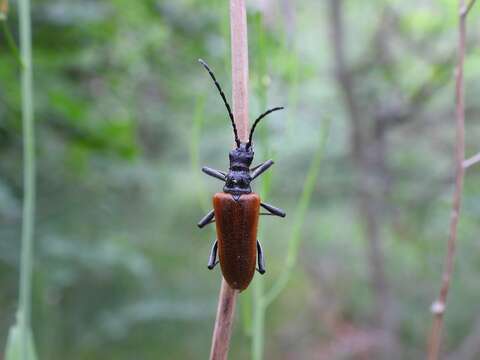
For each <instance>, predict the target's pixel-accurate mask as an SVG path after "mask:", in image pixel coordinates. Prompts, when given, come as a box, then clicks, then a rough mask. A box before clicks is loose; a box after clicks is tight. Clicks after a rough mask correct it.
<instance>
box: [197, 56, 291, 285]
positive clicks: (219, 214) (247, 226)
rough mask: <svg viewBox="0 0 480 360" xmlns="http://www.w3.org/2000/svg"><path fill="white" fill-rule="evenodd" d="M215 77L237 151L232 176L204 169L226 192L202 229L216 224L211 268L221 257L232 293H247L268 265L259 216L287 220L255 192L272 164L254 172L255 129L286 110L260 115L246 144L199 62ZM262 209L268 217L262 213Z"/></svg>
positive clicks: (232, 156)
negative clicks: (256, 275)
mask: <svg viewBox="0 0 480 360" xmlns="http://www.w3.org/2000/svg"><path fill="white" fill-rule="evenodd" d="M199 61H200V63H201V64H202V65H203V66H204V67H205V69H206V70H207V71H208V73H209V74H210V76H211V77H212V79H213V81H214V83H215V86H216V87H217V89H218V91H219V92H220V96H221V97H222V99H223V102H224V103H225V106H226V108H227V110H228V115H229V117H230V120H231V123H232V126H233V133H234V136H235V144H236V147H235V148H234V149H233V150H231V151H230V154H229V158H230V167H229V170H228V173H225V172H223V171H219V170H214V169H211V168H208V167H203V168H202V171H203V172H204V173H206V174H207V175H210V176H213V177H214V178H217V179H219V180H222V181H224V182H225V186H224V187H223V192H220V193H216V194H215V195H214V197H213V210H211V211H210V212H209V213H208V214H207V215H205V216H204V217H203V218H202V220H200V221H199V223H198V226H199V227H200V228H202V227H204V226H205V225H208V224H211V223H212V222H215V223H216V227H217V240H216V241H215V242H214V244H213V246H212V250H211V253H210V258H209V260H208V268H209V269H210V270H211V269H213V268H214V267H215V265H217V263H218V261H217V253H218V255H219V257H220V267H221V268H222V274H223V277H224V278H225V280H226V281H227V283H228V284H229V285H230V287H231V288H232V289H237V290H244V289H246V288H247V287H248V284H250V282H251V281H252V278H253V275H254V273H255V264H256V263H257V261H258V269H257V270H258V272H259V273H260V274H264V273H265V261H264V258H263V251H262V247H261V245H260V242H259V241H258V239H257V228H258V217H259V215H276V216H280V217H285V212H284V211H283V210H281V209H279V208H276V207H274V206H272V205H269V204H266V203H263V202H261V201H260V196H258V194H256V193H254V192H252V189H251V187H250V183H251V182H252V180H254V179H255V178H257V177H258V176H260V175H261V174H262V173H263V172H265V171H266V170H267V169H268V168H269V167H270V166H272V165H273V161H272V160H267V161H265V162H264V163H262V164H260V165H258V166H256V167H254V168H252V169H250V165H251V164H252V161H253V156H254V152H253V146H252V136H253V132H254V131H255V127H256V126H257V124H258V123H259V121H260V120H261V119H263V118H264V117H265V116H267V115H268V114H270V113H271V112H274V111H277V110H281V109H283V108H282V107H276V108H273V109H270V110H268V111H266V112H265V113H263V114H262V115H260V116H259V117H258V118H257V119H256V120H255V122H254V123H253V126H252V129H251V130H250V135H249V138H248V142H246V143H242V142H241V141H240V140H239V138H238V133H237V128H236V126H235V121H234V118H233V114H232V111H231V109H230V105H229V104H228V101H227V99H226V97H225V94H224V93H223V91H222V88H221V87H220V84H219V83H218V82H217V80H216V79H215V75H213V72H212V71H211V70H210V68H209V67H208V65H207V64H206V63H205V62H204V61H203V60H199ZM260 207H262V208H264V209H265V210H267V213H260Z"/></svg>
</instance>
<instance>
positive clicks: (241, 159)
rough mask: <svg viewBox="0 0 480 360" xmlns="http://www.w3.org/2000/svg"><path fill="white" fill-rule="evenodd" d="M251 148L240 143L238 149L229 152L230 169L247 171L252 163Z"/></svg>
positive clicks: (252, 153)
mask: <svg viewBox="0 0 480 360" xmlns="http://www.w3.org/2000/svg"><path fill="white" fill-rule="evenodd" d="M253 155H254V152H253V147H252V146H249V145H248V144H246V143H240V146H239V147H236V148H235V149H233V150H231V151H230V153H229V154H228V157H229V158H230V169H234V168H237V169H236V170H248V169H249V168H250V165H251V163H252V161H253Z"/></svg>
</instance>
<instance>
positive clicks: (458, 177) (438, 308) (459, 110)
mask: <svg viewBox="0 0 480 360" xmlns="http://www.w3.org/2000/svg"><path fill="white" fill-rule="evenodd" d="M473 4H474V1H470V3H469V5H468V6H467V7H465V0H459V24H458V55H457V56H458V60H457V61H458V64H457V71H456V79H455V82H456V86H455V96H456V111H455V115H456V116H455V117H456V143H455V190H454V193H453V202H452V214H451V219H450V235H449V239H448V244H447V255H446V259H445V264H444V269H443V275H442V285H441V288H440V294H439V296H438V299H437V300H436V301H435V302H434V303H433V304H432V308H431V310H432V312H433V314H434V318H433V325H432V329H431V333H430V339H429V347H428V359H429V360H437V359H438V358H439V354H440V345H441V338H442V328H443V317H444V314H445V310H446V306H447V297H448V291H449V289H450V282H451V278H452V274H453V269H454V264H455V248H456V244H457V238H458V223H459V220H460V209H461V205H462V193H463V180H464V176H465V168H464V165H463V162H464V160H465V92H464V75H463V73H464V62H465V42H466V20H467V15H468V12H469V11H470V10H471V8H472V6H473Z"/></svg>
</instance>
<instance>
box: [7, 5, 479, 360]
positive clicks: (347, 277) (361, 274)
mask: <svg viewBox="0 0 480 360" xmlns="http://www.w3.org/2000/svg"><path fill="white" fill-rule="evenodd" d="M249 5H250V6H249V8H248V23H249V41H250V45H249V51H250V80H251V81H250V91H251V92H250V108H251V109H250V112H251V117H252V118H254V117H255V116H256V115H258V114H259V113H260V112H262V111H264V110H265V109H266V108H267V107H273V106H279V105H284V106H285V107H286V110H285V111H284V112H282V113H280V112H279V113H275V114H273V115H271V116H270V117H269V118H268V119H266V120H265V122H264V123H263V124H261V126H260V127H259V131H258V133H257V134H256V138H255V141H256V142H255V144H256V148H255V149H256V160H257V162H260V161H262V160H266V159H267V158H269V157H273V158H274V159H275V161H276V164H275V166H274V167H273V168H272V169H271V170H270V174H271V176H269V177H266V179H267V180H268V181H263V183H262V181H259V182H258V183H256V184H255V186H256V189H257V190H258V191H260V190H261V191H262V193H263V194H264V195H265V196H266V198H267V199H268V200H267V201H268V202H271V203H272V204H274V205H277V206H279V207H282V208H283V209H285V210H286V212H287V213H288V216H287V218H286V219H284V220H282V219H278V218H272V217H264V218H262V219H261V229H260V240H261V241H262V243H263V247H264V250H265V253H266V261H267V274H266V275H265V276H263V277H260V276H258V275H257V276H256V277H255V280H254V282H253V283H252V285H251V287H250V288H249V289H248V290H247V291H245V292H244V293H242V294H241V296H240V300H239V304H238V311H237V315H236V322H235V329H234V334H233V339H232V346H231V354H230V358H231V359H248V358H250V357H251V356H256V357H257V358H261V356H260V357H259V354H262V352H263V354H264V357H263V358H265V359H334V360H335V359H394V358H397V359H420V358H423V357H424V353H425V348H426V342H427V334H428V331H429V329H430V325H431V313H430V311H429V307H430V304H431V303H432V301H433V300H434V299H435V297H436V296H437V293H438V289H439V286H440V277H441V275H440V274H441V269H442V263H443V259H444V254H445V247H446V241H447V236H448V222H449V218H450V203H451V192H452V188H453V186H452V184H453V166H452V165H453V145H454V137H455V128H454V116H453V114H454V111H453V110H454V78H453V75H454V67H455V51H456V41H457V40H456V39H457V30H456V25H457V15H456V14H457V10H456V9H457V2H456V1H455V0H440V1H432V0H419V1H400V0H393V1H382V0H375V1H354V0H325V1H315V0H304V1H293V0H278V1H273V0H269V1H267V0H263V1H249ZM10 7H11V11H10V14H9V19H8V25H9V27H10V28H11V29H12V31H13V33H14V37H15V39H17V38H18V37H17V36H18V34H17V31H16V29H17V13H16V3H15V2H13V3H11V4H10ZM32 15H33V36H34V38H33V41H34V64H35V98H36V129H37V148H36V154H37V157H38V177H37V180H38V208H37V213H36V223H37V226H36V235H35V252H36V259H35V265H34V287H33V329H34V335H35V342H36V347H37V351H38V354H39V357H40V358H41V359H48V360H59V359H69V360H84V359H88V360H96V359H117V360H126V359H145V360H150V359H204V358H207V356H208V353H209V348H210V338H211V332H212V327H213V321H214V316H215V310H216V302H217V296H218V290H219V285H220V279H221V278H220V272H219V269H216V270H215V271H211V272H210V271H208V270H207V269H206V262H207V258H208V254H209V250H210V246H211V244H212V241H213V239H214V236H215V234H214V231H213V227H212V228H211V229H204V230H202V231H200V230H199V229H197V227H196V222H197V221H198V220H199V219H200V217H202V216H203V215H204V213H205V212H206V211H208V210H209V207H210V197H211V196H212V195H213V193H214V192H216V191H219V190H220V189H221V183H220V182H218V181H216V180H215V179H212V178H208V177H206V176H204V175H203V174H202V173H201V172H200V168H201V166H202V165H208V166H211V167H214V168H218V169H226V167H227V165H228V163H227V160H228V158H227V154H228V151H229V149H230V148H231V145H232V131H231V127H230V125H229V121H228V117H227V115H226V111H225V109H224V107H223V104H222V103H221V100H220V97H219V95H218V94H217V92H216V90H215V88H214V86H213V84H212V83H211V80H210V79H209V77H208V75H207V74H206V72H205V71H204V69H203V68H202V67H201V66H200V65H199V64H198V63H197V58H199V57H202V58H204V59H205V60H206V61H207V62H208V63H209V64H210V66H211V67H212V68H213V69H214V70H215V72H216V75H217V77H218V79H219V81H220V82H221V84H222V85H223V87H224V88H225V91H226V93H227V95H228V97H230V95H229V94H230V93H231V88H230V85H231V82H230V73H229V72H230V71H229V70H230V45H229V15H228V1H224V0H201V1H200V0H177V1H164V0H146V1H129V0H88V1H85V0H68V1H67V0H36V1H34V2H33V8H32ZM479 21H480V13H479V9H473V10H472V13H471V15H470V17H469V23H470V31H469V42H468V50H467V61H466V89H467V98H466V102H467V106H466V115H467V156H468V155H472V154H474V153H476V152H478V151H479V150H480V146H479V143H478V141H477V139H478V136H479V135H480V126H479V125H480V124H479V122H478V116H479V113H480V108H479V107H478V98H479V96H480V81H479V80H480V46H478V45H479V39H480V33H479V32H478V23H479ZM5 40H6V38H5V33H4V32H3V31H2V32H1V33H0V46H1V47H0V51H1V53H0V55H1V56H0V83H1V87H0V103H1V106H0V148H1V151H0V309H1V310H0V348H2V351H3V348H4V344H5V341H6V336H7V332H8V329H9V327H10V325H11V324H12V323H13V322H14V320H15V311H16V309H17V293H18V277H19V273H18V269H19V253H20V231H19V229H20V222H21V200H22V180H21V176H22V157H21V156H22V148H21V146H22V139H21V124H20V96H19V86H20V83H19V65H18V63H17V60H16V58H15V56H14V54H13V53H12V52H11V51H10V50H9V48H8V47H7V46H6V42H5ZM322 139H323V140H322ZM325 139H326V141H325ZM322 142H323V143H322ZM320 156H321V157H322V159H321V162H319V161H320ZM312 164H313V165H312ZM307 174H310V175H309V176H308V175H307ZM315 175H317V177H315ZM479 176H480V169H479V167H473V168H472V169H469V170H468V173H467V178H466V184H465V186H466V188H465V202H464V206H463V213H462V218H461V224H460V230H459V247H458V258H457V260H458V261H457V263H456V269H455V274H454V278H453V284H452V289H451V294H450V295H451V296H450V298H449V302H448V311H447V314H446V330H445V337H444V347H443V352H444V353H445V354H447V355H448V356H449V357H448V359H451V360H452V359H460V360H463V359H478V358H480V315H479V314H480V282H479V281H478V273H479V271H480V242H479V238H478V234H479V230H480V226H479V216H480V188H479V187H478V181H479ZM307 177H308V179H309V180H307ZM309 190H312V192H311V193H310V192H309ZM302 194H303V195H302ZM301 199H303V200H301ZM304 210H306V211H304ZM297 255H298V258H297ZM295 260H298V261H297V262H295ZM294 263H295V266H294V267H293V268H290V267H289V265H288V264H290V265H291V264H294ZM279 279H285V280H288V282H287V284H286V287H285V288H284V289H283V291H281V292H280V293H279V294H278V296H276V297H275V298H274V299H272V300H273V301H272V302H271V304H270V305H269V306H268V307H266V308H265V307H262V306H263V305H262V304H264V302H262V299H263V300H264V296H265V294H268V292H269V291H270V289H271V287H272V286H277V287H278V286H279V283H278V281H279ZM282 281H283V280H282ZM280 285H281V284H280ZM263 310H265V311H263ZM259 321H260V322H259ZM262 322H264V323H263V325H264V326H263V329H264V331H261V329H262ZM251 354H256V355H251ZM0 358H2V356H1V355H0Z"/></svg>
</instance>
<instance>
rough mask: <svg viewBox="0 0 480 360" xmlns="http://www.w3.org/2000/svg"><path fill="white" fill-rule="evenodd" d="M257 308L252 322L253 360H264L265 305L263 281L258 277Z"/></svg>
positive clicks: (256, 288)
mask: <svg viewBox="0 0 480 360" xmlns="http://www.w3.org/2000/svg"><path fill="white" fill-rule="evenodd" d="M253 292H254V301H255V304H254V305H255V306H254V308H253V322H252V334H253V336H252V360H261V359H263V348H264V344H265V304H264V301H263V279H261V278H259V277H256V279H255V280H254V282H253Z"/></svg>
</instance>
